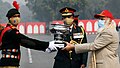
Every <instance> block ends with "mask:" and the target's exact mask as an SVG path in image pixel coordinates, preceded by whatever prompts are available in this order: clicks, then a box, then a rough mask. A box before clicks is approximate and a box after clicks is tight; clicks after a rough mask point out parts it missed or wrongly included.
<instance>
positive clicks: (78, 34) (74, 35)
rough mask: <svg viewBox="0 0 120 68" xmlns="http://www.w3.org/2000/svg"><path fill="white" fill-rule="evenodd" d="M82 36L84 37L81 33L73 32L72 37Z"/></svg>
mask: <svg viewBox="0 0 120 68" xmlns="http://www.w3.org/2000/svg"><path fill="white" fill-rule="evenodd" d="M83 37H84V35H83V34H82V33H74V34H73V38H74V39H78V38H83Z"/></svg>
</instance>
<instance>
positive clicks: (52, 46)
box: [46, 41, 74, 53]
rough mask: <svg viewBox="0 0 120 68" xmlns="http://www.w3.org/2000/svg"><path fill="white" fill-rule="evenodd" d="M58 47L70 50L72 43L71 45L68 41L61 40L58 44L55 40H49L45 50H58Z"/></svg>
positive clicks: (72, 46) (72, 47)
mask: <svg viewBox="0 0 120 68" xmlns="http://www.w3.org/2000/svg"><path fill="white" fill-rule="evenodd" d="M61 42H62V41H61ZM66 45H67V46H66ZM58 49H61V50H67V51H70V50H72V49H74V45H72V44H70V43H68V42H63V44H61V43H60V44H59V43H56V41H50V42H49V46H48V48H47V49H46V52H48V53H51V52H54V51H58Z"/></svg>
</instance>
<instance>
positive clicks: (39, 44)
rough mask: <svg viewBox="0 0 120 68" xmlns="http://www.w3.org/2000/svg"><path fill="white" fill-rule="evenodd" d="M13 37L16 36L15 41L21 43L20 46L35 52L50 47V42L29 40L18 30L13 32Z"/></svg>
mask: <svg viewBox="0 0 120 68" xmlns="http://www.w3.org/2000/svg"><path fill="white" fill-rule="evenodd" d="M11 35H12V36H14V39H15V40H18V41H19V44H20V45H21V46H23V47H26V48H30V49H35V50H43V51H45V49H46V48H47V47H48V46H49V42H44V41H39V40H36V39H33V38H29V37H27V36H25V35H23V34H21V33H19V31H18V30H12V31H11Z"/></svg>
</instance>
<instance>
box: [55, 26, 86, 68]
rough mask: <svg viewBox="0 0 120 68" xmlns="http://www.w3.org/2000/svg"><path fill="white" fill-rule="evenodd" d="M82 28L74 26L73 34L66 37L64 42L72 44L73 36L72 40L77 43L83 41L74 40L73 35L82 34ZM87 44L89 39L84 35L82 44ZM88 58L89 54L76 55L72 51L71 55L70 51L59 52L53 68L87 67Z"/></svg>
mask: <svg viewBox="0 0 120 68" xmlns="http://www.w3.org/2000/svg"><path fill="white" fill-rule="evenodd" d="M81 28H82V27H79V26H74V27H73V28H72V32H70V33H69V34H68V35H66V37H65V38H64V40H65V41H68V42H70V40H71V39H70V36H72V39H73V40H75V41H76V42H78V41H80V40H81V39H74V38H73V34H74V33H82V30H81ZM84 33H85V31H84ZM86 42H87V38H86V34H84V38H83V40H82V43H86ZM87 56H88V54H87V53H82V54H76V53H75V51H74V50H73V51H72V53H71V55H70V53H69V51H64V50H58V52H57V55H56V56H55V63H54V67H53V68H80V65H81V64H85V65H86V63H87Z"/></svg>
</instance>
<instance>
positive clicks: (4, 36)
mask: <svg viewBox="0 0 120 68" xmlns="http://www.w3.org/2000/svg"><path fill="white" fill-rule="evenodd" d="M15 2H16V1H15ZM15 2H14V5H16V4H17V3H15ZM17 7H18V5H17ZM6 17H7V18H8V20H9V22H8V24H7V26H6V27H5V28H4V29H3V30H2V31H1V35H0V43H1V45H0V49H1V51H2V58H1V59H0V68H18V67H19V62H20V55H21V54H20V45H21V46H24V47H26V48H31V49H35V50H42V51H45V50H46V49H47V48H49V49H51V50H54V49H56V47H54V46H53V45H54V42H52V41H51V42H44V41H38V40H36V39H32V38H29V37H27V36H25V35H23V34H21V33H19V30H18V29H17V25H18V24H19V22H20V12H19V11H18V9H17V8H16V7H15V8H12V9H10V10H9V11H8V13H7V15H6Z"/></svg>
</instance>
